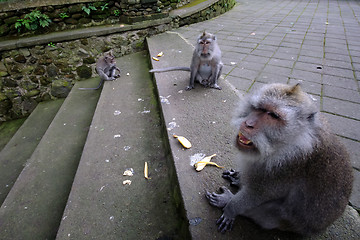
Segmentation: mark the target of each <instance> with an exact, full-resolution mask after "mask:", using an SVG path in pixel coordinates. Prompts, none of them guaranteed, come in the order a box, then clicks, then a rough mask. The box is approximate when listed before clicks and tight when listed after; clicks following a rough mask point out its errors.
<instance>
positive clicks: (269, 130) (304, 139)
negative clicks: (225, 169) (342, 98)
mask: <svg viewBox="0 0 360 240" xmlns="http://www.w3.org/2000/svg"><path fill="white" fill-rule="evenodd" d="M307 98H308V97H307V96H306V95H305V94H304V93H303V92H302V91H301V90H300V89H296V86H295V87H290V86H287V85H279V84H277V85H276V84H270V85H266V86H265V87H263V88H262V89H260V90H259V91H257V92H255V93H254V94H252V95H249V96H248V97H247V98H246V99H245V100H243V101H241V105H240V109H239V111H238V114H237V118H236V119H235V121H234V123H235V124H236V126H237V128H238V133H237V135H236V145H237V147H238V148H239V149H240V150H241V151H242V152H248V153H258V154H260V155H261V156H262V157H263V158H267V159H268V158H269V157H270V156H272V157H275V156H276V155H278V154H280V153H281V152H284V151H285V149H287V150H286V151H287V152H289V151H296V150H294V149H296V148H299V149H301V148H302V149H303V148H306V149H311V148H312V146H313V141H314V137H313V133H314V129H315V127H314V126H315V125H316V123H315V121H314V111H315V110H314V109H313V107H314V106H312V105H311V104H310V101H309V99H307ZM290 148H293V149H292V150H289V149H290Z"/></svg>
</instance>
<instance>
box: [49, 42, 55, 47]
mask: <svg viewBox="0 0 360 240" xmlns="http://www.w3.org/2000/svg"><path fill="white" fill-rule="evenodd" d="M48 46H49V47H56V46H55V44H54V43H53V42H49V43H48Z"/></svg>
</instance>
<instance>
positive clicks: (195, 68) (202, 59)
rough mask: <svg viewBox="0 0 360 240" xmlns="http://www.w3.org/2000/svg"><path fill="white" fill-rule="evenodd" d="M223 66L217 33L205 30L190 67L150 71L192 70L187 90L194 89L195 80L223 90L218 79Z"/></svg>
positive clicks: (198, 42)
mask: <svg viewBox="0 0 360 240" xmlns="http://www.w3.org/2000/svg"><path fill="white" fill-rule="evenodd" d="M222 67H223V63H222V62H221V51H220V48H219V45H218V44H217V40H216V37H215V35H213V34H211V33H206V32H204V33H203V34H202V35H200V36H199V38H198V40H197V43H196V46H195V50H194V53H193V56H192V60H191V65H190V67H169V68H160V69H152V70H150V72H168V71H179V70H180V71H190V83H189V86H187V87H186V90H191V89H193V88H194V83H195V81H197V82H199V83H200V84H202V85H203V86H205V87H211V88H216V89H219V90H221V87H220V86H219V85H218V79H219V77H220V75H221V71H222Z"/></svg>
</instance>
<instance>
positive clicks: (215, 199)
mask: <svg viewBox="0 0 360 240" xmlns="http://www.w3.org/2000/svg"><path fill="white" fill-rule="evenodd" d="M220 190H221V191H222V193H220V194H217V193H214V192H213V193H210V192H208V191H206V194H205V196H206V198H207V199H208V200H209V203H210V205H212V206H215V207H218V208H223V207H225V206H226V204H227V203H228V202H229V201H230V200H231V198H232V197H233V196H234V194H232V192H231V191H230V190H229V189H228V188H227V187H224V186H222V187H220Z"/></svg>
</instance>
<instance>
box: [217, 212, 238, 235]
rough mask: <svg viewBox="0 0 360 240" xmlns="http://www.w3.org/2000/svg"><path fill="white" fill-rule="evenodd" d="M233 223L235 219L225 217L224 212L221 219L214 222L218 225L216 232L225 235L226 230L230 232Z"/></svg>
mask: <svg viewBox="0 0 360 240" xmlns="http://www.w3.org/2000/svg"><path fill="white" fill-rule="evenodd" d="M234 221H235V217H227V216H226V215H225V212H224V213H223V215H221V217H220V218H219V219H218V220H217V221H216V224H217V225H219V227H218V231H220V232H221V233H225V232H226V231H227V230H229V231H231V229H232V227H233V224H234Z"/></svg>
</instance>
